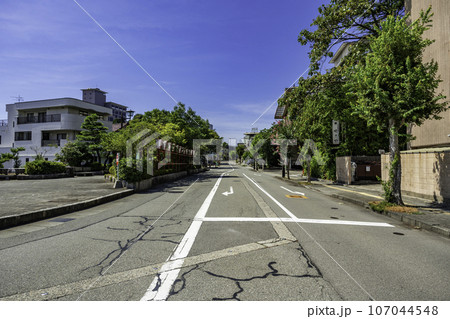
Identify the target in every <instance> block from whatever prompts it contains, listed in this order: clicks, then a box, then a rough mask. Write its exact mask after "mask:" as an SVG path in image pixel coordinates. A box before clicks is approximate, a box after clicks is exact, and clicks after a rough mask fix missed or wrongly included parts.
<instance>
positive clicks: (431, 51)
mask: <svg viewBox="0 0 450 319" xmlns="http://www.w3.org/2000/svg"><path fill="white" fill-rule="evenodd" d="M430 5H431V6H432V11H433V13H434V16H433V18H432V19H433V22H432V25H433V27H432V28H430V30H428V31H426V33H425V37H427V38H429V39H433V40H436V41H435V42H434V43H433V44H431V45H430V46H429V47H428V48H426V50H425V52H424V55H423V58H424V61H425V62H428V61H431V60H432V59H433V60H434V61H436V62H437V63H438V65H439V70H438V74H439V75H440V77H441V80H442V81H443V82H441V84H440V86H439V88H438V90H437V93H441V92H442V93H443V94H444V95H445V96H447V100H449V99H450V58H449V52H450V18H449V16H450V1H449V0H408V1H407V6H408V7H410V10H411V18H412V19H413V20H416V19H417V18H418V17H419V16H420V10H422V9H427V8H428V7H429V6H430ZM440 115H441V116H442V119H441V120H428V121H425V123H424V124H422V125H421V126H419V127H417V126H413V127H412V129H411V133H412V134H413V135H414V136H416V140H414V141H411V148H424V147H446V146H450V137H448V135H449V134H450V110H447V111H446V112H443V113H441V114H440Z"/></svg>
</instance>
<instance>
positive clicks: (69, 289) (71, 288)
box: [0, 238, 292, 301]
mask: <svg viewBox="0 0 450 319" xmlns="http://www.w3.org/2000/svg"><path fill="white" fill-rule="evenodd" d="M291 243H292V240H289V239H281V238H273V239H268V240H263V241H258V242H255V243H250V244H245V245H241V246H234V247H230V248H225V249H222V250H216V251H213V252H209V253H205V254H201V255H197V256H191V257H186V258H185V259H184V264H183V265H182V268H184V267H190V266H195V265H198V264H201V263H205V262H208V261H213V260H217V259H220V258H226V257H233V256H237V255H240V254H244V253H248V252H251V251H258V250H261V249H266V248H273V247H278V246H282V245H286V244H291ZM163 265H164V264H163V263H158V264H153V265H150V266H145V267H141V268H136V269H130V270H126V271H123V272H118V273H113V274H107V275H104V276H103V277H102V279H101V280H99V281H96V282H95V283H94V285H93V286H91V288H92V289H96V288H101V287H107V286H110V285H118V284H121V283H124V282H129V281H130V280H136V279H139V278H144V277H147V276H150V275H155V274H157V273H158V269H160V268H161V267H162V266H163ZM91 284H92V279H84V280H80V281H75V282H71V283H68V284H62V285H58V286H53V287H47V288H42V289H37V290H32V291H28V292H24V293H19V294H15V295H10V296H6V297H2V298H0V301H7V300H8V301H26V300H28V301H41V300H42V301H43V300H56V299H58V298H61V297H65V296H70V295H73V294H77V293H80V292H83V291H85V290H86V287H87V286H89V285H91Z"/></svg>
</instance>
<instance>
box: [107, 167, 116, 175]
mask: <svg viewBox="0 0 450 319" xmlns="http://www.w3.org/2000/svg"><path fill="white" fill-rule="evenodd" d="M109 174H110V175H112V176H116V175H117V172H116V166H115V165H111V166H110V167H109Z"/></svg>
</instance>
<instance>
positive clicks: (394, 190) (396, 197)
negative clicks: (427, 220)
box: [386, 119, 403, 205]
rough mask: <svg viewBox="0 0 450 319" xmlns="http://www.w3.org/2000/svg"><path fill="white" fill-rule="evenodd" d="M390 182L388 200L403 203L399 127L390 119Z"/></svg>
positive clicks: (398, 203)
mask: <svg viewBox="0 0 450 319" xmlns="http://www.w3.org/2000/svg"><path fill="white" fill-rule="evenodd" d="M389 163H390V166H391V169H390V171H389V182H390V186H391V192H390V194H389V195H390V196H387V197H388V198H386V200H387V201H388V202H391V203H394V204H397V205H403V200H402V192H401V183H402V162H401V159H400V148H399V146H398V128H397V127H396V123H395V121H394V120H392V119H389Z"/></svg>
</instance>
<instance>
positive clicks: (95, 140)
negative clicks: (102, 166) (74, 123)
mask: <svg viewBox="0 0 450 319" xmlns="http://www.w3.org/2000/svg"><path fill="white" fill-rule="evenodd" d="M99 119H100V118H99V116H98V115H97V114H95V113H94V114H91V115H88V116H86V118H85V119H84V122H83V124H81V128H82V129H83V131H81V132H80V134H78V135H77V137H76V140H77V141H79V142H81V143H86V144H87V146H88V148H89V151H90V152H91V153H92V154H94V156H95V157H97V161H98V162H100V161H101V158H102V156H101V154H102V151H103V150H104V148H103V145H102V143H101V142H102V138H103V136H104V135H105V134H106V131H107V130H108V129H107V128H106V126H104V125H103V123H101V122H100V120H99Z"/></svg>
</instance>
